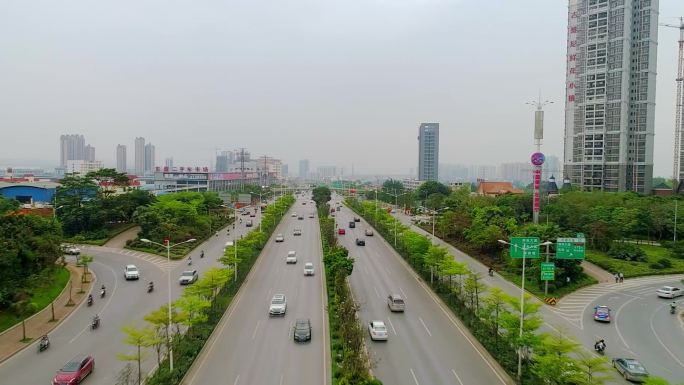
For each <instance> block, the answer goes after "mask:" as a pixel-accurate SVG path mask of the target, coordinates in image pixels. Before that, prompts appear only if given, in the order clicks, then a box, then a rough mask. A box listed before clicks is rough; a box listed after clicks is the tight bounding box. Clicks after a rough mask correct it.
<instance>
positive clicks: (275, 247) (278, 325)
mask: <svg viewBox="0 0 684 385" xmlns="http://www.w3.org/2000/svg"><path fill="white" fill-rule="evenodd" d="M302 203H306V204H305V205H304V204H302ZM315 211H316V207H315V205H314V204H313V203H310V202H309V201H308V200H304V199H303V198H299V199H298V200H297V202H295V205H294V206H293V207H292V209H290V211H289V212H288V213H287V215H286V217H284V218H283V220H282V222H281V223H280V225H279V226H278V228H277V229H276V231H275V233H274V236H273V237H271V239H270V240H269V242H268V244H267V245H266V247H265V248H264V250H263V251H262V254H261V256H260V257H259V260H258V261H257V262H256V263H255V265H254V267H253V268H252V272H251V274H250V275H249V277H248V278H247V281H246V282H245V283H244V285H243V287H242V289H241V290H240V292H239V293H238V295H237V296H236V297H235V299H234V302H233V304H232V305H231V307H230V308H229V310H228V311H227V312H226V314H225V315H224V318H223V319H222V320H221V322H220V323H219V325H218V326H217V329H216V330H215V331H214V335H213V336H212V338H211V339H210V340H209V342H208V343H207V344H206V345H205V348H204V350H203V352H202V353H201V354H200V356H199V357H198V359H197V360H196V361H195V363H194V365H193V367H192V368H191V370H190V372H189V373H188V375H187V376H186V378H185V381H184V384H189V385H195V384H196V385H200V384H202V385H213V384H216V385H219V384H221V385H225V384H228V385H244V384H275V385H307V384H312V385H314V384H316V385H318V384H329V383H330V381H331V374H330V362H329V357H330V349H329V348H328V342H327V341H328V329H327V327H328V326H327V322H328V320H327V316H326V314H325V298H326V297H325V294H324V287H325V286H324V279H323V277H324V276H323V274H322V273H323V272H322V264H323V262H322V250H321V240H320V230H319V227H318V220H317V218H316V215H314V218H309V214H310V213H314V214H315ZM295 212H296V213H298V214H299V215H302V216H303V219H301V220H300V219H298V217H293V216H292V214H293V213H295ZM295 229H301V231H302V235H301V236H294V235H293V232H294V230H295ZM279 233H280V234H282V235H283V236H284V241H283V242H275V238H276V237H275V236H276V235H277V234H279ZM290 250H293V251H296V252H297V263H296V264H285V257H286V255H287V253H288V251H290ZM306 262H313V264H314V267H315V275H314V276H304V263H306ZM274 294H284V295H285V296H286V299H287V311H286V314H285V316H269V304H270V301H271V298H272V297H273V295H274ZM297 318H310V319H311V325H312V329H313V330H312V339H311V341H310V342H304V343H295V342H294V341H293V326H294V322H295V319H297Z"/></svg>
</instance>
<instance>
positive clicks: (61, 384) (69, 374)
mask: <svg viewBox="0 0 684 385" xmlns="http://www.w3.org/2000/svg"><path fill="white" fill-rule="evenodd" d="M93 369H95V360H94V359H93V357H91V356H79V357H76V358H74V359H72V360H71V361H69V362H67V363H66V365H64V366H63V367H62V369H60V370H59V371H58V372H57V374H56V375H55V378H53V379H52V384H53V385H75V384H80V383H81V381H83V380H84V379H85V378H86V377H87V376H88V375H89V374H90V373H92V372H93Z"/></svg>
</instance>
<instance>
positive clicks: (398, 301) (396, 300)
mask: <svg viewBox="0 0 684 385" xmlns="http://www.w3.org/2000/svg"><path fill="white" fill-rule="evenodd" d="M394 303H396V304H399V305H403V304H404V300H403V299H400V298H395V299H394Z"/></svg>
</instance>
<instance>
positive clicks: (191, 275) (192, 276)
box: [178, 270, 199, 285]
mask: <svg viewBox="0 0 684 385" xmlns="http://www.w3.org/2000/svg"><path fill="white" fill-rule="evenodd" d="M198 278H199V275H198V274H197V270H185V271H184V272H182V273H181V276H180V278H179V279H178V283H180V284H181V285H189V284H191V283H193V282H195V281H197V279H198Z"/></svg>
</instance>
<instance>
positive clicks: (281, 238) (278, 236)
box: [275, 234, 285, 242]
mask: <svg viewBox="0 0 684 385" xmlns="http://www.w3.org/2000/svg"><path fill="white" fill-rule="evenodd" d="M275 241H276V242H283V241H285V237H283V234H278V235H276V240H275Z"/></svg>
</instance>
